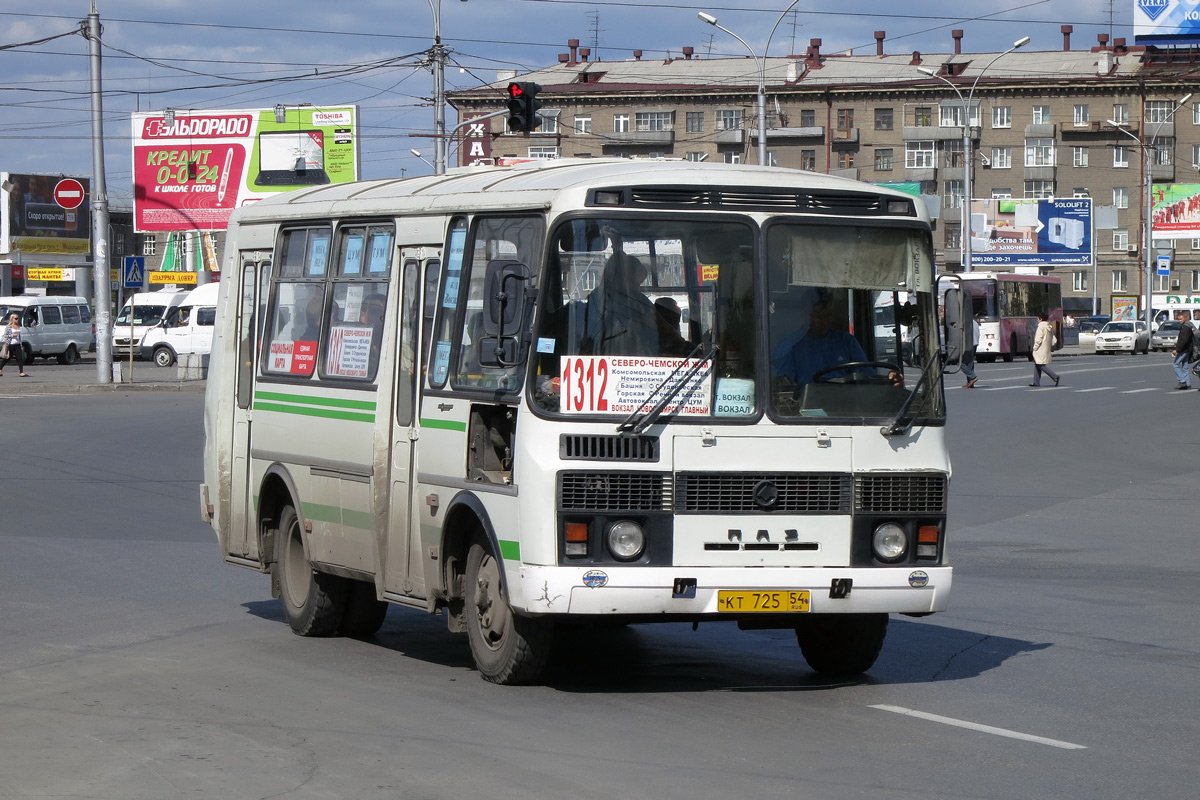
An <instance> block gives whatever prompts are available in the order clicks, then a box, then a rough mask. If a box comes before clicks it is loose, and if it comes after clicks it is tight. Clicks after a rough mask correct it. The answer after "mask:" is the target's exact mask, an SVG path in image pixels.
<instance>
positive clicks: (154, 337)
mask: <svg viewBox="0 0 1200 800" xmlns="http://www.w3.org/2000/svg"><path fill="white" fill-rule="evenodd" d="M220 288H221V285H220V284H219V283H207V284H205V285H203V286H200V287H197V288H195V289H193V290H192V291H190V292H187V293H186V295H185V296H184V298H183V299H182V301H180V302H179V303H178V304H177V305H174V306H172V307H170V308H168V309H167V311H166V313H165V314H164V315H163V319H162V321H161V322H159V323H158V324H157V325H155V326H153V327H151V328H150V329H148V330H147V331H146V334H145V335H144V336H143V337H142V341H141V346H140V348H139V350H138V353H139V354H140V355H141V357H142V358H153V359H154V363H155V364H157V365H158V366H160V367H169V366H171V365H172V364H174V363H175V360H176V359H177V358H178V357H179V356H183V355H191V354H198V355H208V353H209V351H211V350H212V337H213V323H214V321H215V320H216V317H217V291H218V290H219V289H220Z"/></svg>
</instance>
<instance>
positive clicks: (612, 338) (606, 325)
mask: <svg viewBox="0 0 1200 800" xmlns="http://www.w3.org/2000/svg"><path fill="white" fill-rule="evenodd" d="M647 274H648V273H647V270H646V266H645V264H643V263H642V261H641V259H639V258H637V257H636V256H631V255H627V254H625V253H622V252H619V251H618V252H616V253H613V254H612V256H610V257H609V259H608V261H607V262H606V263H605V265H604V274H603V275H602V276H601V277H600V284H599V285H598V286H597V287H596V289H595V290H594V291H593V292H592V293H591V294H590V295H588V299H587V307H586V310H585V312H584V313H585V316H586V325H585V333H584V341H583V347H584V352H585V353H590V354H592V355H636V356H653V355H659V340H658V337H659V331H658V324H657V323H656V321H655V320H656V319H657V314H656V312H655V310H654V304H653V303H651V302H650V298H648V297H646V295H645V294H643V293H642V290H641V286H642V283H643V282H644V281H645V280H646V276H647Z"/></svg>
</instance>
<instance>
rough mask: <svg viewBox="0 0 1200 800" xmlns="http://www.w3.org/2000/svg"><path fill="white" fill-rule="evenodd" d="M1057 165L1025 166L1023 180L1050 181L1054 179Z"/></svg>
mask: <svg viewBox="0 0 1200 800" xmlns="http://www.w3.org/2000/svg"><path fill="white" fill-rule="evenodd" d="M1056 169H1057V167H1026V168H1025V180H1027V181H1052V180H1054V175H1055V170H1056Z"/></svg>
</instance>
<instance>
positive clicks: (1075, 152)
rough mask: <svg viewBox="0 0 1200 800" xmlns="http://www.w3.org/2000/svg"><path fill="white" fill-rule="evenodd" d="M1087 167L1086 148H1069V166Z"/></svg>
mask: <svg viewBox="0 0 1200 800" xmlns="http://www.w3.org/2000/svg"><path fill="white" fill-rule="evenodd" d="M1087 165H1088V149H1087V148H1086V147H1072V148H1071V166H1072V167H1086V166H1087Z"/></svg>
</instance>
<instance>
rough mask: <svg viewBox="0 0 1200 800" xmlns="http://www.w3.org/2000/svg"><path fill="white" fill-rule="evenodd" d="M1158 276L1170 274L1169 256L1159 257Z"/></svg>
mask: <svg viewBox="0 0 1200 800" xmlns="http://www.w3.org/2000/svg"><path fill="white" fill-rule="evenodd" d="M1158 274H1159V275H1170V274H1171V257H1170V256H1159V257H1158Z"/></svg>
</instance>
